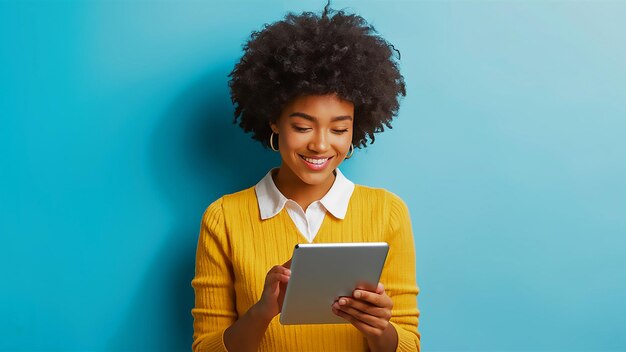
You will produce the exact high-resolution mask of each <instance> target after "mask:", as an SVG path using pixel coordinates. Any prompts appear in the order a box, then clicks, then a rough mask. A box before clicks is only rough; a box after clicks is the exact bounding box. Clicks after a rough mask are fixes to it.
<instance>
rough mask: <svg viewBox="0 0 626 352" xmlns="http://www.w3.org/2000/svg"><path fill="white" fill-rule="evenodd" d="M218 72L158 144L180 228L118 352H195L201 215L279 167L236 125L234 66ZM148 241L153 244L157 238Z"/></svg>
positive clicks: (178, 103)
mask: <svg viewBox="0 0 626 352" xmlns="http://www.w3.org/2000/svg"><path fill="white" fill-rule="evenodd" d="M219 67H220V68H223V69H219V70H215V71H214V72H211V73H210V74H207V75H205V76H204V77H202V78H201V79H200V80H198V81H197V82H195V83H194V84H191V85H190V86H189V88H188V89H186V90H185V91H183V92H182V93H181V94H180V96H179V97H177V98H176V99H175V100H174V101H173V103H172V104H171V108H170V109H169V110H168V111H166V113H165V114H164V115H163V116H161V117H160V121H159V122H158V123H157V127H156V129H155V131H154V133H153V136H152V138H151V141H150V143H151V145H150V146H148V153H147V157H149V158H150V160H149V162H150V165H152V170H151V172H152V174H153V175H154V178H155V184H156V187H157V188H158V190H159V191H160V192H161V194H162V195H163V196H164V197H165V203H166V204H168V205H170V209H169V214H170V215H171V218H172V220H173V221H172V224H173V227H172V228H171V229H169V230H166V231H167V236H166V237H167V239H166V240H165V241H164V243H162V244H161V247H160V249H159V250H158V251H157V253H156V255H155V257H154V258H153V262H152V264H151V265H150V269H149V271H148V272H146V273H145V274H144V276H143V282H142V283H140V284H139V285H138V287H140V289H139V291H138V292H137V293H136V294H135V296H134V297H133V298H132V301H131V302H129V303H128V305H129V309H128V313H127V316H126V317H125V318H124V319H123V320H122V321H121V323H120V326H119V328H118V330H117V332H116V334H115V335H113V336H112V337H111V338H110V339H109V342H108V347H109V348H110V349H111V350H148V349H149V350H157V351H189V350H190V349H191V343H192V335H193V318H192V316H191V309H192V308H193V306H194V292H193V288H192V287H191V280H192V278H193V276H194V272H195V254H196V245H197V241H198V233H199V229H200V221H201V218H202V214H203V212H204V210H205V209H206V207H207V206H208V205H209V204H210V203H211V202H212V201H214V200H215V199H217V198H219V197H220V196H221V195H223V194H226V193H232V192H236V191H238V190H241V189H244V188H247V187H251V186H253V185H254V184H255V183H256V182H257V181H258V180H259V179H261V177H263V176H264V175H265V173H266V172H267V171H268V170H269V169H270V168H271V167H274V166H278V165H279V164H280V157H279V156H278V153H274V152H272V151H271V150H266V149H264V148H263V147H262V146H261V145H260V144H259V143H258V142H256V141H253V140H252V139H251V138H250V136H251V135H250V134H244V133H243V131H242V130H241V128H239V127H238V126H237V125H234V124H233V123H232V118H233V111H234V108H233V106H232V104H231V101H230V96H229V91H228V85H227V80H228V77H227V74H228V72H230V70H231V69H232V65H230V66H229V65H220V66H219ZM146 221H150V219H146ZM144 236H145V237H146V241H147V242H148V243H149V241H150V234H144Z"/></svg>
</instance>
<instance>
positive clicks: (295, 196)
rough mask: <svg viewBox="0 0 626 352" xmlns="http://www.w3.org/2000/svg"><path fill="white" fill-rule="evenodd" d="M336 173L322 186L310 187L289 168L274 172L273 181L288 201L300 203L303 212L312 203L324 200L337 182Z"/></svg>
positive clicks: (281, 168)
mask: <svg viewBox="0 0 626 352" xmlns="http://www.w3.org/2000/svg"><path fill="white" fill-rule="evenodd" d="M335 178H336V174H335V171H333V173H332V174H331V175H330V177H328V179H327V180H325V181H324V182H323V183H321V184H317V185H310V184H307V183H304V182H303V181H302V180H301V179H300V178H299V177H298V176H297V175H295V174H294V173H293V172H292V171H291V170H290V169H289V168H288V167H286V166H284V165H281V167H280V168H279V169H278V170H277V171H275V172H272V179H273V180H274V184H275V185H276V188H278V190H279V191H280V193H282V194H283V195H284V196H285V197H287V198H288V199H291V200H293V201H295V202H296V203H298V204H299V205H300V207H301V208H302V210H304V211H306V209H307V208H308V207H309V205H311V203H313V202H315V201H316V200H320V199H322V197H324V195H326V193H328V191H329V190H330V188H331V187H332V186H333V183H334V182H335Z"/></svg>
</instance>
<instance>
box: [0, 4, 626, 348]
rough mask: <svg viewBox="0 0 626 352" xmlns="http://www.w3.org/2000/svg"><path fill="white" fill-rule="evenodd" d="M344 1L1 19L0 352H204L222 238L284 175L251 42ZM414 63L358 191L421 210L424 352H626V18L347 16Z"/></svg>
mask: <svg viewBox="0 0 626 352" xmlns="http://www.w3.org/2000/svg"><path fill="white" fill-rule="evenodd" d="M324 4H325V1H302V2H298V3H294V2H288V1H247V2H241V1H236V2H228V3H226V2H224V3H222V2H198V1H186V2H176V1H159V2H154V1H136V2H122V1H103V0H102V1H83V2H79V1H41V2H36V1H19V2H18V1H15V2H7V1H0V77H1V83H0V119H1V120H0V122H1V125H0V127H1V128H0V214H1V215H0V216H2V219H1V221H0V234H1V237H0V278H1V280H2V289H1V291H0V317H2V318H0V350H63V351H70V350H93V351H113V350H137V351H148V350H151V351H177V350H181V351H184V350H189V349H190V345H191V335H192V319H191V314H190V310H191V308H192V306H193V290H192V288H191V285H190V281H191V279H192V277H193V273H194V261H195V257H194V256H195V247H196V241H197V236H198V230H199V225H200V218H201V215H202V213H203V211H204V209H205V208H206V206H208V204H210V203H211V201H213V200H214V199H216V198H217V197H219V196H220V195H222V194H224V193H229V192H233V191H237V190H240V189H242V188H245V187H249V186H251V185H253V184H254V183H256V182H257V180H258V179H260V178H261V177H262V176H263V175H264V174H265V173H266V172H267V170H268V169H269V168H270V167H272V166H276V165H278V162H279V159H278V157H277V155H276V154H273V153H272V152H271V151H268V150H263V149H262V148H261V147H260V145H258V144H257V143H255V142H253V141H252V140H251V139H250V137H249V135H245V134H244V133H242V132H241V131H240V130H239V129H238V127H236V126H235V125H232V124H231V119H232V112H233V107H232V105H231V103H230V99H229V92H228V87H227V84H226V82H227V77H226V75H227V74H228V73H229V72H230V70H231V69H232V67H233V65H234V63H235V62H236V61H237V60H238V58H239V57H240V55H241V46H242V44H243V42H244V40H245V39H246V38H247V37H248V36H249V34H250V33H251V31H252V30H258V29H260V28H261V26H262V25H263V24H264V23H267V22H273V21H276V20H278V19H280V18H282V16H283V15H284V14H285V13H286V12H287V11H289V10H293V11H296V12H299V11H303V10H312V11H319V10H321V9H322V7H323V5H324ZM333 7H334V8H343V7H348V8H349V9H352V10H353V11H355V12H357V13H359V14H361V15H363V16H364V17H365V18H366V19H367V20H368V21H370V23H372V24H373V25H374V26H375V28H376V29H377V30H378V31H379V32H380V33H381V34H382V35H383V36H384V37H385V38H387V39H388V40H389V41H390V42H391V43H393V44H394V45H395V46H396V47H397V48H398V49H399V50H400V51H401V53H402V60H401V69H402V73H403V75H404V77H405V79H406V82H407V89H408V95H407V97H406V98H405V99H404V100H403V101H402V107H401V111H400V114H399V117H398V118H397V119H396V120H395V123H394V129H392V130H388V131H386V132H385V133H383V134H381V135H380V136H379V137H378V138H377V139H376V143H375V144H374V145H373V146H371V147H369V148H367V149H366V150H357V152H356V153H355V155H354V157H353V158H352V159H351V160H349V161H347V162H346V163H345V164H344V165H343V166H342V170H343V171H344V173H345V174H346V175H347V176H348V177H350V178H351V179H353V180H354V181H355V182H357V183H361V184H367V185H371V186H379V187H386V188H388V189H390V190H391V191H393V192H395V193H397V194H398V195H400V196H401V197H402V198H403V199H404V200H405V201H406V202H407V204H408V205H409V208H410V211H411V216H412V221H413V226H414V235H415V243H416V255H417V280H418V284H419V286H420V288H421V293H420V295H419V296H418V302H419V307H420V309H421V313H422V314H421V317H420V330H421V332H422V334H423V340H422V343H423V347H424V350H425V351H505V350H509V351H548V350H554V351H557V350H558V351H565V350H567V351H574V350H576V351H582V350H588V351H600V350H605V351H609V350H615V351H617V350H621V351H624V350H626V333H624V332H625V331H626V315H625V313H626V309H624V306H625V305H624V299H625V298H626V275H625V272H626V270H624V268H625V267H626V253H625V252H626V250H625V249H626V183H625V180H626V139H625V138H624V137H625V136H626V104H625V102H626V70H625V69H624V64H625V63H626V21H624V18H626V2H621V1H612V2H611V1H602V2H591V1H589V2H586V1H576V2H568V1H555V2H542V1H483V2H477V1H459V2H457V1H443V2H435V1H428V2H411V1H401V2H398V1H393V2H392V1H388V2H382V1H375V2H372V1H359V2H356V1H335V2H333Z"/></svg>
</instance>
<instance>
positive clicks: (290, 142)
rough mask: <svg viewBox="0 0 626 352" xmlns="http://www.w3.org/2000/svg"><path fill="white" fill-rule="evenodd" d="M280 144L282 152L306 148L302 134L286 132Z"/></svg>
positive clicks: (305, 141)
mask: <svg viewBox="0 0 626 352" xmlns="http://www.w3.org/2000/svg"><path fill="white" fill-rule="evenodd" d="M280 143H281V144H280V145H281V146H282V147H283V149H284V150H295V149H300V148H302V147H303V146H306V144H307V140H306V138H305V135H304V134H300V133H291V132H288V133H283V135H282V136H281V138H280Z"/></svg>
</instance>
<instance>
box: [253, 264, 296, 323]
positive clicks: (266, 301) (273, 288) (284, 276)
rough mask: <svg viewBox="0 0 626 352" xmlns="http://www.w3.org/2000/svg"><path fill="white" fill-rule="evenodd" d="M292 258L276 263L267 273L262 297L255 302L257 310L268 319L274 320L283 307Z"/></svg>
mask: <svg viewBox="0 0 626 352" xmlns="http://www.w3.org/2000/svg"><path fill="white" fill-rule="evenodd" d="M290 267H291V259H289V261H287V262H286V263H285V264H283V265H275V266H273V267H272V268H271V269H270V271H269V272H268V273H267V275H265V284H264V285H263V293H262V294H261V299H260V300H259V301H258V302H257V303H256V304H255V306H256V308H257V311H258V312H259V313H260V314H261V316H262V317H263V318H264V319H266V320H268V321H269V320H272V319H273V318H274V317H275V316H276V315H278V313H280V311H281V309H282V307H283V300H284V298H285V291H286V290H287V283H288V282H289V277H290V276H291V270H289V268H290Z"/></svg>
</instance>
